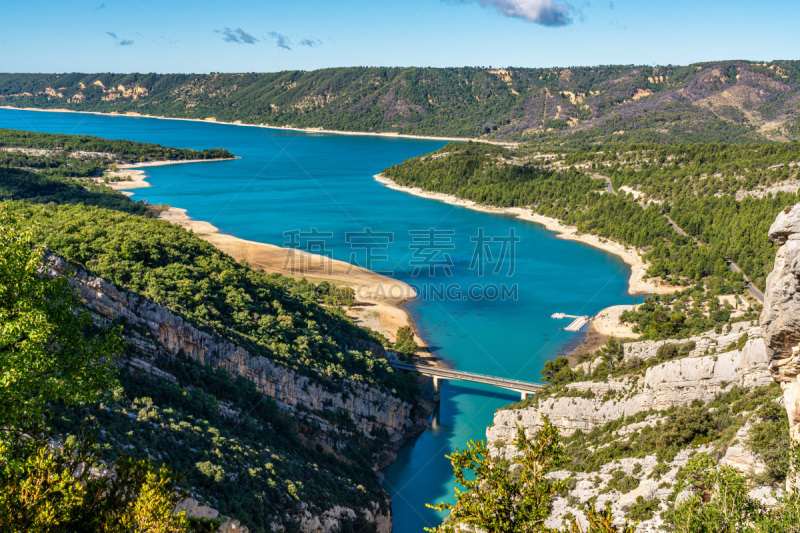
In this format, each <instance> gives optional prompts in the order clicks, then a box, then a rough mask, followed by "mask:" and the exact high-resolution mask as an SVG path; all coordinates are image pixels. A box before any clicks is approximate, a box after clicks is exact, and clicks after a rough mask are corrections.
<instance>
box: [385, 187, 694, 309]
mask: <svg viewBox="0 0 800 533" xmlns="http://www.w3.org/2000/svg"><path fill="white" fill-rule="evenodd" d="M375 179H376V180H377V181H379V182H380V183H382V184H384V185H386V186H387V187H389V188H391V189H395V190H397V191H402V192H406V193H409V194H413V195H415V196H420V197H422V198H428V199H431V200H438V201H440V202H445V203H448V204H451V205H456V206H459V207H466V208H467V209H473V210H475V211H481V212H484V213H494V214H500V215H514V216H516V217H517V218H519V219H521V220H527V221H529V222H535V223H537V224H541V225H542V226H544V227H545V229H548V230H550V231H553V232H555V233H557V234H558V238H560V239H567V240H571V241H577V242H582V243H584V244H588V245H589V246H593V247H595V248H599V249H601V250H604V251H606V252H609V253H612V254H614V255H616V256H618V257H620V258H621V259H622V260H623V261H624V262H625V263H626V264H627V265H628V266H630V267H631V275H630V278H629V280H628V285H629V289H628V292H629V294H631V296H636V295H645V294H670V293H673V292H675V291H677V290H679V288H680V287H673V286H672V285H666V284H662V283H658V282H657V281H655V280H652V279H645V278H647V268H648V265H647V263H645V261H644V259H642V256H641V254H640V252H638V251H637V250H636V249H634V248H632V247H629V246H625V245H623V244H620V243H618V242H614V241H611V240H608V239H604V238H602V237H598V236H597V235H592V234H589V233H578V228H576V227H575V226H567V225H565V224H562V223H561V221H559V220H558V219H555V218H550V217H546V216H542V215H538V214H536V213H532V212H531V210H530V209H525V208H522V207H493V206H487V205H481V204H478V203H476V202H473V201H472V200H464V199H462V198H458V197H457V196H454V195H452V194H445V193H439V192H431V191H426V190H424V189H420V188H419V187H404V186H402V185H398V184H397V183H395V182H394V181H392V180H391V179H389V178H387V177H385V176H382V175H381V174H378V175H376V176H375Z"/></svg>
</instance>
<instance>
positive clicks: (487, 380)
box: [390, 359, 543, 400]
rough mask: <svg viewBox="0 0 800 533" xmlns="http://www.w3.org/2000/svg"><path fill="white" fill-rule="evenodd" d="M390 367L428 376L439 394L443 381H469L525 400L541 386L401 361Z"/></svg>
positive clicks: (394, 362) (393, 363)
mask: <svg viewBox="0 0 800 533" xmlns="http://www.w3.org/2000/svg"><path fill="white" fill-rule="evenodd" d="M390 362H391V364H392V366H393V367H394V368H396V369H398V370H406V371H408V372H416V373H417V374H421V375H423V376H430V377H432V378H433V388H434V390H435V391H436V393H437V394H438V393H439V389H440V387H441V382H442V380H443V379H454V380H457V381H471V382H473V383H483V384H485V385H492V386H494V387H499V388H501V389H507V390H512V391H514V392H518V393H519V394H520V397H521V399H523V400H524V399H525V397H526V396H528V394H533V393H535V392H536V391H538V390H540V389H541V388H542V387H543V385H541V384H539V383H530V382H527V381H518V380H516V379H505V378H498V377H494V376H486V375H484V374H473V373H472V372H462V371H460V370H451V369H449V368H440V367H436V366H430V365H417V364H414V363H405V362H402V361H397V360H391V359H390Z"/></svg>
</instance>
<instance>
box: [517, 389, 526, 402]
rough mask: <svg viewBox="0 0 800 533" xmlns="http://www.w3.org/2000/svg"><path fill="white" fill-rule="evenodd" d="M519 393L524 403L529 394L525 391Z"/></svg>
mask: <svg viewBox="0 0 800 533" xmlns="http://www.w3.org/2000/svg"><path fill="white" fill-rule="evenodd" d="M517 392H518V393H519V395H520V400H521V401H523V402H524V401H525V398H527V397H528V393H527V392H525V391H524V390H520V391H517Z"/></svg>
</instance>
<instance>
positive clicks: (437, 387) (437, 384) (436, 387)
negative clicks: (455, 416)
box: [433, 376, 442, 395]
mask: <svg viewBox="0 0 800 533" xmlns="http://www.w3.org/2000/svg"><path fill="white" fill-rule="evenodd" d="M441 392H442V378H440V377H439V376H433V393H434V394H436V395H438V394H439V393H441Z"/></svg>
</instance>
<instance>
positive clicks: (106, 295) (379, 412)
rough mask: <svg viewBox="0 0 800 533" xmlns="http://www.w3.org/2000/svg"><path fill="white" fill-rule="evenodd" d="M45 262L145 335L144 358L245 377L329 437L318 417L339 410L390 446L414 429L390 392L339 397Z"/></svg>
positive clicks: (349, 384) (348, 387) (97, 281)
mask: <svg viewBox="0 0 800 533" xmlns="http://www.w3.org/2000/svg"><path fill="white" fill-rule="evenodd" d="M46 259H47V263H48V264H49V268H50V270H51V273H52V274H54V275H64V274H67V275H69V278H70V281H71V283H72V284H73V286H75V287H76V288H77V289H78V290H79V291H80V293H81V295H82V296H83V298H84V300H85V301H86V304H87V306H88V307H89V308H90V309H91V310H92V311H94V312H96V313H98V314H100V315H101V316H103V317H107V318H111V319H117V318H125V319H127V320H128V322H129V323H131V324H133V325H134V326H138V327H140V328H144V329H145V330H146V331H148V332H149V333H150V334H151V335H152V337H153V338H154V339H156V340H157V341H158V343H159V346H158V347H154V346H152V345H146V344H143V345H142V346H141V348H142V351H143V352H145V353H148V352H152V351H153V350H157V349H161V348H163V349H166V350H167V351H168V352H169V354H170V355H177V354H179V353H183V354H184V355H185V356H187V357H189V358H191V359H194V360H197V361H199V362H202V363H204V364H208V365H212V366H214V367H219V368H224V369H225V370H227V371H228V372H230V373H231V374H232V375H233V376H243V377H246V378H247V379H249V380H250V381H252V382H253V383H255V384H256V387H257V388H258V390H259V391H260V392H262V393H263V394H265V395H267V396H271V397H272V398H274V399H275V400H276V401H277V403H278V406H279V407H280V408H281V409H282V410H283V411H285V412H287V413H290V414H295V415H301V416H302V415H306V416H307V418H308V419H309V420H310V421H311V422H313V423H314V424H315V425H317V426H318V427H320V428H321V429H323V430H325V431H328V432H334V433H335V432H336V431H337V429H336V428H335V427H334V426H333V425H332V424H330V423H328V422H327V421H326V420H325V419H324V418H321V417H320V416H319V415H318V414H319V413H322V412H324V411H326V410H333V411H336V410H338V409H344V410H346V411H347V412H348V413H350V416H351V417H352V420H353V422H354V423H355V426H356V428H357V430H358V431H359V432H361V433H362V434H363V435H364V436H366V437H373V436H374V435H375V434H376V432H380V431H381V430H383V431H386V432H387V433H388V434H389V437H390V438H391V440H392V441H395V442H399V441H401V440H403V439H404V438H405V437H406V436H407V435H408V433H409V432H411V431H412V430H413V429H414V426H415V424H416V422H415V421H414V420H413V419H412V416H411V411H412V405H411V404H409V403H408V402H405V401H403V400H401V399H400V398H397V397H396V396H393V395H392V394H391V392H388V391H382V390H379V389H377V388H374V387H370V386H368V385H365V384H362V383H356V382H354V381H351V380H348V379H341V380H339V382H338V383H337V385H339V386H340V387H341V391H340V392H331V391H328V390H326V389H325V388H323V387H322V386H321V385H320V384H318V383H315V382H314V381H312V380H311V379H310V378H309V377H307V376H302V375H299V374H298V373H296V372H294V371H293V370H291V369H288V368H286V367H284V366H282V365H280V364H278V363H275V362H273V361H271V360H269V359H267V358H266V357H263V356H259V355H255V354H252V353H250V352H249V351H247V350H245V349H244V348H242V347H240V346H237V345H236V344H233V343H232V342H230V341H227V340H225V339H223V338H221V337H219V336H217V335H213V334H211V333H207V332H205V331H202V330H200V329H198V328H196V327H195V326H193V325H192V324H191V323H189V322H188V321H187V320H185V319H184V318H182V317H180V316H178V315H176V314H175V313H173V312H171V311H170V310H168V309H166V308H165V307H162V306H160V305H157V304H155V303H153V302H150V301H148V300H145V299H142V298H139V297H137V296H134V295H132V294H130V293H128V292H126V291H122V290H120V289H118V288H116V287H115V286H114V285H113V284H111V283H109V282H107V281H105V280H103V279H101V278H95V277H92V276H89V275H88V274H87V273H86V272H83V271H75V272H73V269H72V268H71V267H69V265H68V264H67V262H66V261H64V260H63V259H61V258H60V257H57V256H54V255H51V256H49V257H47V258H46Z"/></svg>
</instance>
